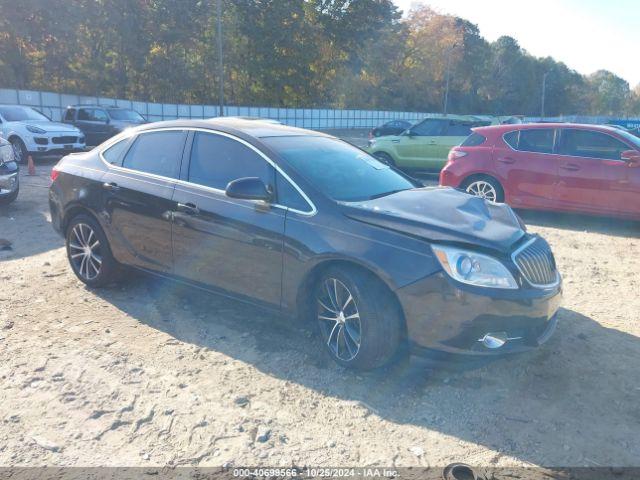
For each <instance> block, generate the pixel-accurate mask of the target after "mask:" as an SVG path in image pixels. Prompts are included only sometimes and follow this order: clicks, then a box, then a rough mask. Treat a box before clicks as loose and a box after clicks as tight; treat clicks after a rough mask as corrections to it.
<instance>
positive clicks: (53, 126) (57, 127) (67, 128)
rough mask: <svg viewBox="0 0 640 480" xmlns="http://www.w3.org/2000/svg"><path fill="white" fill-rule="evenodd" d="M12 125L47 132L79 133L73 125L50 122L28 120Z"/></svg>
mask: <svg viewBox="0 0 640 480" xmlns="http://www.w3.org/2000/svg"><path fill="white" fill-rule="evenodd" d="M10 123H15V124H19V125H33V126H34V127H38V128H41V129H42V130H44V131H45V132H74V133H77V132H78V129H77V128H76V127H74V126H73V125H67V124H66V123H58V122H49V121H47V120H26V121H23V122H10Z"/></svg>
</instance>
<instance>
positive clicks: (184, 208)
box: [177, 202, 200, 215]
mask: <svg viewBox="0 0 640 480" xmlns="http://www.w3.org/2000/svg"><path fill="white" fill-rule="evenodd" d="M177 210H178V211H179V212H183V213H188V214H189V215H196V214H198V213H200V209H199V208H198V207H196V205H195V204H194V203H191V202H189V203H178V205H177Z"/></svg>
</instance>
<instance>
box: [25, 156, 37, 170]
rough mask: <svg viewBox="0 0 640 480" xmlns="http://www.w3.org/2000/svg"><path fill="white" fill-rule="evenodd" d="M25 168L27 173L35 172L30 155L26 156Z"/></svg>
mask: <svg viewBox="0 0 640 480" xmlns="http://www.w3.org/2000/svg"><path fill="white" fill-rule="evenodd" d="M27 170H29V173H28V175H35V174H36V165H35V163H33V157H32V156H31V155H29V156H28V157H27Z"/></svg>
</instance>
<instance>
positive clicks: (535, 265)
mask: <svg viewBox="0 0 640 480" xmlns="http://www.w3.org/2000/svg"><path fill="white" fill-rule="evenodd" d="M511 259H512V260H513V263H514V264H515V265H516V266H517V267H518V270H520V272H521V273H522V275H523V276H524V278H525V279H526V280H527V282H529V283H530V284H531V285H532V286H533V287H536V288H550V287H554V286H556V285H557V284H558V283H559V282H560V274H559V273H558V269H557V268H556V264H555V259H554V258H553V253H552V252H551V249H550V248H549V245H548V244H547V242H545V241H544V240H543V239H542V238H541V237H534V238H532V239H531V240H529V241H528V242H527V243H525V244H524V245H522V246H521V247H520V248H518V249H517V250H516V251H514V252H513V253H512V254H511Z"/></svg>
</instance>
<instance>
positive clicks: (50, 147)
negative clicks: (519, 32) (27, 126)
mask: <svg viewBox="0 0 640 480" xmlns="http://www.w3.org/2000/svg"><path fill="white" fill-rule="evenodd" d="M24 143H25V147H26V148H27V151H28V152H29V153H30V154H32V155H33V154H40V155H46V154H52V153H53V154H66V153H72V152H81V151H84V150H85V148H86V143H85V139H84V135H83V134H78V133H76V132H56V133H45V134H37V133H34V134H33V135H32V136H30V137H27V138H25V139H24Z"/></svg>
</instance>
